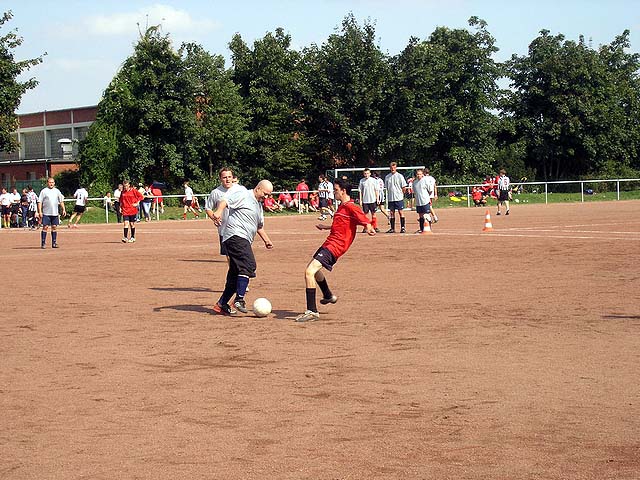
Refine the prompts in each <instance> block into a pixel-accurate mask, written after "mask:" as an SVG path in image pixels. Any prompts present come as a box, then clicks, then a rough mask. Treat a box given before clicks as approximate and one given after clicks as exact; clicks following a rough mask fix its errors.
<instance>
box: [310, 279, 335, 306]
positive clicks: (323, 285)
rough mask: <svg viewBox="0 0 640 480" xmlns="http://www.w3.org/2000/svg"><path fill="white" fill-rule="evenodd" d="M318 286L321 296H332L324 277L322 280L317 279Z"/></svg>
mask: <svg viewBox="0 0 640 480" xmlns="http://www.w3.org/2000/svg"><path fill="white" fill-rule="evenodd" d="M318 286H319V287H320V290H322V296H323V297H324V298H331V297H332V296H333V294H332V293H331V290H330V289H329V285H328V284H327V279H326V278H325V279H324V280H318ZM314 303H315V302H314Z"/></svg>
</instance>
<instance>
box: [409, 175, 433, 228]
mask: <svg viewBox="0 0 640 480" xmlns="http://www.w3.org/2000/svg"><path fill="white" fill-rule="evenodd" d="M424 174H425V170H423V169H422V168H419V169H418V170H416V179H415V180H414V182H413V193H414V195H415V199H416V213H417V214H418V223H419V225H420V229H419V230H418V231H417V232H416V233H418V234H424V233H430V232H431V223H432V220H431V194H432V190H431V189H432V185H431V183H430V182H429V181H428V180H427V177H426V176H425V175H424ZM425 221H427V222H428V225H429V230H425V229H424V225H425Z"/></svg>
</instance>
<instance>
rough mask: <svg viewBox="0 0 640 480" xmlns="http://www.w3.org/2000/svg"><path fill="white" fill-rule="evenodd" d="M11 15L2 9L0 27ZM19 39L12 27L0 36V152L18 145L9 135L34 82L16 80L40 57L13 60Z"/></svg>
mask: <svg viewBox="0 0 640 480" xmlns="http://www.w3.org/2000/svg"><path fill="white" fill-rule="evenodd" d="M11 18H13V14H12V13H11V11H8V12H5V13H4V14H3V15H2V16H1V17H0V29H2V27H3V25H4V24H5V23H7V22H8V21H9V20H11ZM22 41H23V40H22V37H20V36H18V34H17V33H16V31H15V30H11V31H9V33H7V34H5V35H0V151H6V152H12V151H14V150H15V149H16V148H18V142H17V139H15V138H13V137H12V136H11V134H12V133H13V132H15V131H16V130H17V128H18V116H17V115H16V110H17V109H18V106H19V105H20V99H21V98H22V96H23V95H24V94H25V93H26V92H27V90H31V89H32V88H34V87H35V86H36V85H37V84H38V82H37V81H36V79H35V78H30V79H29V80H26V81H24V82H19V81H18V80H17V78H18V76H19V75H20V74H22V72H25V71H27V70H29V69H30V68H31V67H33V66H35V65H38V64H39V63H41V62H42V56H40V57H38V58H33V59H30V60H20V61H16V59H15V56H14V53H13V50H14V49H15V48H17V47H19V46H20V45H21V44H22ZM44 55H46V53H45V54H44Z"/></svg>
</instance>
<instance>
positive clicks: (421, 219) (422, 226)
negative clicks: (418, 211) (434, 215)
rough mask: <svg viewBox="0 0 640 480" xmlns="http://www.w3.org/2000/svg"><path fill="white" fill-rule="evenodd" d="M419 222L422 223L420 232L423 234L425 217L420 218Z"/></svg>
mask: <svg viewBox="0 0 640 480" xmlns="http://www.w3.org/2000/svg"><path fill="white" fill-rule="evenodd" d="M418 222H419V223H420V231H421V232H423V231H424V217H420V218H419V219H418Z"/></svg>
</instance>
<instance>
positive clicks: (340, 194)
mask: <svg viewBox="0 0 640 480" xmlns="http://www.w3.org/2000/svg"><path fill="white" fill-rule="evenodd" d="M333 191H334V192H335V198H336V200H339V201H340V206H339V207H338V210H337V211H336V213H335V214H334V216H333V223H332V224H331V226H328V225H324V224H322V223H321V224H318V225H316V228H318V230H331V232H329V236H328V237H327V239H326V240H325V241H324V243H323V244H322V246H321V247H320V248H319V249H318V250H317V251H316V253H315V254H314V255H313V258H312V259H311V261H310V262H309V264H308V265H307V269H306V270H305V272H304V279H305V284H306V287H307V289H306V295H307V310H306V311H305V312H304V313H303V314H301V315H298V317H296V322H312V321H314V320H318V319H319V318H320V314H319V313H318V307H317V305H316V285H317V286H319V287H320V290H322V298H321V299H320V303H321V304H323V305H326V304H328V303H336V302H337V301H338V297H336V296H335V295H334V294H333V293H331V290H330V289H329V285H327V280H326V278H325V277H324V273H322V267H324V268H326V269H327V270H329V271H331V270H332V269H333V266H334V265H335V263H336V262H337V261H338V258H340V257H341V256H342V255H344V254H345V253H346V252H347V250H349V247H350V246H351V244H352V243H353V241H354V240H355V238H356V232H357V231H358V226H359V225H365V227H366V229H367V233H368V234H369V235H375V234H376V231H375V229H374V228H373V225H371V220H369V218H368V217H367V216H366V215H365V214H364V212H363V211H362V209H361V208H360V207H359V206H357V205H356V204H355V203H353V200H351V197H349V192H350V191H351V188H350V186H349V185H348V183H347V181H346V180H343V179H337V180H336V181H335V182H334V189H333Z"/></svg>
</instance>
